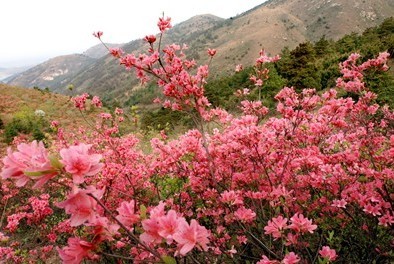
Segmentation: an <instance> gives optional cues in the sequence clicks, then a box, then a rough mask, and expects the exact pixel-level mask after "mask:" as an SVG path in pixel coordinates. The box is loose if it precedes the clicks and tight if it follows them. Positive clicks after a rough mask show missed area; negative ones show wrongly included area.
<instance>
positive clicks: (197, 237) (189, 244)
mask: <svg viewBox="0 0 394 264" xmlns="http://www.w3.org/2000/svg"><path fill="white" fill-rule="evenodd" d="M208 238H209V233H208V230H207V229H206V228H205V227H204V226H200V225H199V224H198V222H197V221H196V220H194V219H192V220H191V222H190V225H188V224H187V223H186V222H183V223H182V224H181V225H180V226H179V231H178V232H177V233H176V234H175V235H174V240H175V241H176V242H177V243H178V248H179V254H181V255H182V256H184V255H186V254H187V253H188V252H189V251H191V250H192V249H193V248H194V247H195V246H196V247H197V248H199V249H200V250H201V249H202V250H204V251H207V250H208V246H207V244H208V243H209V239H208Z"/></svg>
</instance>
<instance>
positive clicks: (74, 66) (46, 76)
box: [7, 54, 95, 92]
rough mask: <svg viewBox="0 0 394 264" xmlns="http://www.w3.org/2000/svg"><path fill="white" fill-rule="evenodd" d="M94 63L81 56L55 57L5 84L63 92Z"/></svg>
mask: <svg viewBox="0 0 394 264" xmlns="http://www.w3.org/2000/svg"><path fill="white" fill-rule="evenodd" d="M94 61H95V59H93V58H91V57H88V56H85V55H82V54H72V55H65V56H59V57H55V58H52V59H49V60H48V61H46V62H44V63H41V64H39V65H37V66H35V67H32V68H30V69H29V70H27V71H25V72H22V73H20V74H18V75H15V76H13V77H12V78H10V79H9V80H8V82H7V83H8V84H10V85H14V86H22V87H40V88H45V87H49V89H50V90H51V91H55V92H65V91H66V90H65V88H66V87H67V86H68V84H69V83H70V81H71V78H73V77H74V76H75V74H77V73H78V72H80V71H82V70H84V69H85V68H86V67H87V66H88V65H90V64H92V63H93V62H94Z"/></svg>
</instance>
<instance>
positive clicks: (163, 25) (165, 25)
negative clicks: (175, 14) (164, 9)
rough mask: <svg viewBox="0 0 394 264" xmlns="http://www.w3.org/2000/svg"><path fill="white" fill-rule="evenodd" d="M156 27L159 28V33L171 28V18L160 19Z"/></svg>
mask: <svg viewBox="0 0 394 264" xmlns="http://www.w3.org/2000/svg"><path fill="white" fill-rule="evenodd" d="M157 26H158V27H159V29H160V31H161V32H164V31H165V30H166V29H170V28H172V25H171V18H170V17H167V18H164V17H160V18H159V22H157Z"/></svg>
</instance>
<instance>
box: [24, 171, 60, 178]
mask: <svg viewBox="0 0 394 264" xmlns="http://www.w3.org/2000/svg"><path fill="white" fill-rule="evenodd" d="M54 172H55V171H53V170H46V171H24V172H23V174H25V175H26V176H29V177H39V176H43V175H46V174H50V173H54Z"/></svg>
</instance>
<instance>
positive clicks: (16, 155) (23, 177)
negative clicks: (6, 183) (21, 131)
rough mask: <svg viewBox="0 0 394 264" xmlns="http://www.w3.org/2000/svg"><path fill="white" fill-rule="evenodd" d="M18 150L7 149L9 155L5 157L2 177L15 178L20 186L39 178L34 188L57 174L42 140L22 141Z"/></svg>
mask: <svg viewBox="0 0 394 264" xmlns="http://www.w3.org/2000/svg"><path fill="white" fill-rule="evenodd" d="M17 150H18V151H15V152H12V150H11V148H8V149H7V156H5V157H4V159H3V163H4V167H3V169H2V171H1V178H2V179H9V178H10V179H13V180H15V184H16V186H18V187H21V186H24V185H25V184H26V183H27V182H28V181H29V180H30V179H33V180H37V182H36V184H35V185H34V186H33V188H39V187H41V186H42V185H44V184H45V183H46V182H47V181H48V180H49V179H50V178H52V177H53V176H55V175H56V174H57V172H56V171H55V170H54V168H53V167H52V165H51V162H50V160H49V158H48V152H47V150H46V149H45V147H44V144H43V143H42V142H37V141H33V142H32V143H30V144H26V143H21V144H19V145H18V146H17ZM32 174H34V176H33V175H32Z"/></svg>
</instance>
